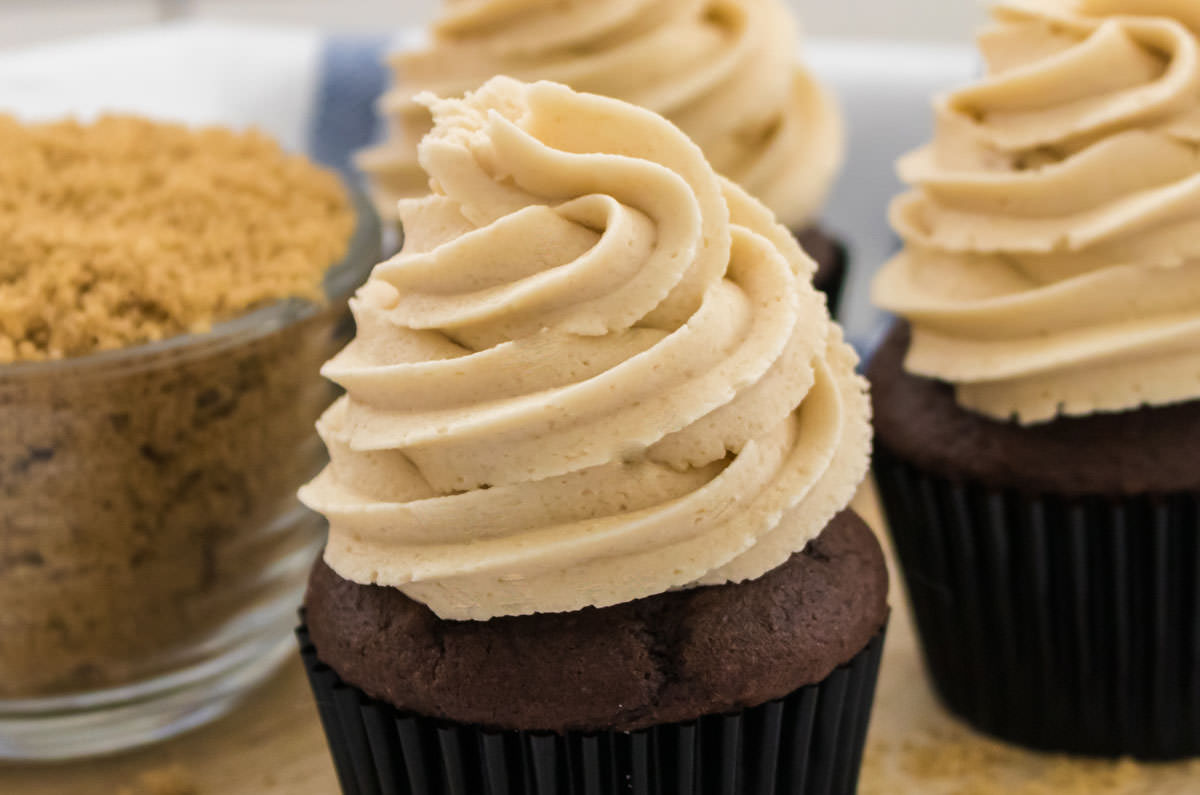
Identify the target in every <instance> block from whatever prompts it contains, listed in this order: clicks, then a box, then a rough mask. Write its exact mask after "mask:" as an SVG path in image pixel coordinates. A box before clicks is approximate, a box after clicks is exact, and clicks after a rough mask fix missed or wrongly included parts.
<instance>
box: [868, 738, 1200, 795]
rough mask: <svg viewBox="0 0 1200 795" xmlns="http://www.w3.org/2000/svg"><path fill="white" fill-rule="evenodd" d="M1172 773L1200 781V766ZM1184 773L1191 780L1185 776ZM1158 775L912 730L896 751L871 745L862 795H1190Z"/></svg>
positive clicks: (1127, 764) (1149, 767)
mask: <svg viewBox="0 0 1200 795" xmlns="http://www.w3.org/2000/svg"><path fill="white" fill-rule="evenodd" d="M889 763H890V764H889ZM1171 768H1172V770H1175V771H1176V777H1177V778H1181V779H1182V778H1187V779H1192V778H1193V777H1195V780H1200V761H1197V762H1181V763H1176V764H1174V765H1172V766H1171ZM1183 768H1187V769H1189V770H1191V771H1192V773H1191V775H1187V776H1185V775H1184V774H1183ZM1161 769H1163V766H1162V765H1154V764H1144V763H1138V762H1135V761H1134V760H1132V759H1117V760H1108V759H1088V758H1083V757H1071V756H1064V755H1057V754H1038V753H1033V752H1030V751H1025V750H1023V749H1020V748H1017V747H1015V746H1011V745H1006V744H1004V743H1001V742H998V741H995V740H991V739H989V738H987V737H983V736H981V735H978V734H975V733H973V732H970V731H968V730H966V729H964V728H961V727H958V726H957V725H956V724H955V725H953V726H952V727H951V728H943V729H942V730H940V731H939V730H933V731H930V730H923V731H915V732H914V733H913V734H912V736H910V737H908V738H907V739H905V740H904V741H903V742H902V743H900V744H897V745H892V744H889V743H882V742H880V741H878V740H876V741H875V742H873V743H872V744H871V747H870V749H869V750H868V752H867V756H866V760H865V764H864V767H863V771H862V785H861V787H860V788H859V791H860V792H861V793H862V794H863V795H890V793H895V792H922V793H929V795H1170V793H1175V792H1179V793H1182V792H1184V791H1185V790H1180V789H1171V790H1169V792H1168V791H1167V790H1164V789H1162V787H1161V786H1160V785H1161V783H1162V781H1163V775H1162V770H1161ZM1186 791H1190V790H1186Z"/></svg>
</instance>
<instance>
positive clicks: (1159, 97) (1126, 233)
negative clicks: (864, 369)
mask: <svg viewBox="0 0 1200 795" xmlns="http://www.w3.org/2000/svg"><path fill="white" fill-rule="evenodd" d="M1198 23H1200V2H1196V0H1053V1H1052V0H1041V1H1040V2H1034V0H1025V2H1007V3H1002V4H1000V5H999V6H998V7H997V8H996V9H995V10H994V20H993V24H992V25H991V26H990V27H989V28H987V29H986V30H985V31H984V32H983V33H982V35H981V37H980V46H981V49H982V51H983V55H984V57H985V60H986V62H987V75H986V77H984V78H983V79H982V80H981V81H980V82H978V83H977V84H975V85H972V86H970V87H967V88H964V89H962V90H960V91H956V92H954V93H951V94H949V95H948V96H946V97H943V98H941V99H939V100H938V102H937V103H936V108H937V134H936V136H935V138H934V141H933V143H932V144H931V145H930V146H928V147H926V148H924V149H921V150H919V151H917V152H915V153H913V154H911V155H909V156H907V157H906V158H904V159H903V160H902V161H901V163H900V171H901V175H902V176H903V177H904V179H905V180H906V181H908V182H909V183H910V184H912V185H913V186H914V190H913V191H911V192H910V193H908V194H906V195H904V196H902V197H900V198H899V199H898V200H897V201H896V203H895V204H894V205H893V208H892V222H893V225H894V227H895V228H896V230H897V231H898V232H899V233H900V235H901V236H902V237H903V238H904V240H905V243H906V248H905V250H904V251H903V252H902V253H901V254H900V255H899V256H898V257H897V258H896V259H894V260H893V261H892V262H890V263H889V264H888V265H887V266H886V267H885V268H884V270H883V272H882V273H881V274H880V276H879V277H878V279H877V281H876V283H875V299H876V302H877V303H879V304H880V305H881V306H883V307H884V308H885V309H889V310H891V311H893V312H896V313H897V314H900V315H902V316H904V317H905V318H907V319H908V320H909V321H910V322H911V323H912V327H913V342H912V347H911V349H910V352H909V357H908V361H907V366H908V368H909V369H910V370H912V371H914V372H916V373H918V374H921V375H926V376H930V377H935V378H939V379H942V380H944V381H949V382H951V383H953V384H955V385H956V388H957V395H958V400H959V402H960V403H961V404H962V405H964V406H965V407H967V408H970V409H973V410H975V411H978V412H981V413H983V414H986V415H989V416H992V417H996V418H999V419H1010V418H1014V417H1015V418H1016V419H1018V420H1019V421H1021V422H1023V423H1036V422H1043V421H1048V420H1052V419H1054V418H1055V417H1057V416H1060V415H1081V414H1088V413H1094V412H1104V411H1124V410H1129V409H1134V408H1137V407H1139V406H1141V405H1163V404H1168V403H1174V402H1181V401H1186V400H1192V399H1196V398H1200V39H1198V38H1197V24H1198Z"/></svg>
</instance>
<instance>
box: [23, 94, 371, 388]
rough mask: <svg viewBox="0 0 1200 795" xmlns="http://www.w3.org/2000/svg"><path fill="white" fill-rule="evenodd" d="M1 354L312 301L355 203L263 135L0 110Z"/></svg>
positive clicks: (343, 245)
mask: <svg viewBox="0 0 1200 795" xmlns="http://www.w3.org/2000/svg"><path fill="white" fill-rule="evenodd" d="M0 152H3V155H2V156H0V239H2V240H3V241H4V244H3V245H2V246H0V364H6V363H10V362H14V361H15V362H21V361H40V360H46V359H62V358H67V357H73V356H83V355H86V354H90V353H95V352H97V351H105V350H111V349H114V348H122V347H126V346H130V345H137V344H140V343H146V342H152V341H154V340H160V339H163V338H165V337H170V336H174V335H178V334H184V333H188V332H202V331H207V330H208V329H209V328H210V327H211V325H212V324H213V323H215V322H219V321H222V320H227V319H229V318H232V317H234V316H236V315H239V314H243V313H245V312H247V311H249V310H251V309H254V308H256V307H258V306H262V305H264V304H268V303H271V302H273V301H277V300H280V299H283V298H292V297H294V298H302V299H308V300H312V301H321V300H323V299H324V293H323V291H322V289H321V283H322V278H323V276H324V274H325V272H326V271H327V270H328V269H329V268H330V267H331V266H332V265H334V264H335V263H336V262H337V261H338V260H339V259H341V258H342V257H343V256H344V255H345V252H346V249H347V246H348V244H349V242H350V235H351V232H352V231H353V229H354V212H353V210H352V208H351V205H350V202H349V199H348V197H347V196H346V192H345V190H344V189H343V188H342V184H341V182H340V181H339V180H338V178H337V176H336V175H335V174H333V173H332V172H329V171H325V170H324V169H321V168H318V167H317V166H315V165H313V164H312V163H311V162H309V161H308V160H306V159H304V158H303V157H300V156H297V155H289V154H287V153H285V152H284V151H283V150H282V149H281V148H280V147H279V145H278V144H277V143H276V142H275V141H273V140H272V139H270V138H268V137H267V136H265V135H262V134H261V133H257V132H254V131H248V132H235V131H232V130H226V129H222V128H217V127H210V128H205V129H191V128H188V127H185V126H183V125H179V124H169V123H164V122H154V121H150V120H148V119H141V118H137V117H133V116H108V117H105V118H101V119H99V120H97V121H95V122H91V123H87V124H84V123H80V122H76V121H60V122H51V123H43V124H23V123H21V122H19V121H18V120H16V119H14V118H12V117H9V116H5V115H2V114H0Z"/></svg>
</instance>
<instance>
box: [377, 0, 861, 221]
mask: <svg viewBox="0 0 1200 795" xmlns="http://www.w3.org/2000/svg"><path fill="white" fill-rule="evenodd" d="M795 48H796V30H795V24H794V22H793V20H792V18H791V15H790V13H789V11H788V10H787V9H786V8H785V7H784V4H783V3H782V2H781V1H780V0H573V1H572V2H565V3H564V2H558V1H557V0H554V1H553V2H551V0H471V1H470V2H467V1H466V0H458V1H457V2H448V3H447V4H446V6H445V9H444V11H443V14H442V16H441V18H440V19H439V20H438V21H437V22H436V23H435V24H434V26H433V30H432V41H431V43H430V44H428V45H427V46H425V47H422V48H420V49H416V50H411V51H407V52H401V53H397V54H396V55H395V56H393V57H392V59H391V65H392V68H393V71H394V73H395V85H394V86H393V88H392V89H391V90H390V91H389V92H388V93H387V94H386V95H385V96H384V97H383V99H382V101H381V105H380V107H381V111H382V113H383V115H384V116H385V117H386V118H387V119H388V121H389V124H390V134H389V138H388V140H387V142H385V143H384V144H383V145H381V146H379V147H376V148H374V149H371V150H368V151H366V152H364V153H363V154H362V155H361V156H360V158H359V165H360V166H361V167H362V168H363V169H364V170H365V171H366V172H367V173H368V174H369V175H370V177H371V183H372V188H373V190H374V193H375V196H376V199H377V202H378V204H379V206H380V209H381V212H382V213H383V214H384V215H385V216H388V217H390V216H391V215H393V214H394V208H395V206H396V200H397V199H400V198H404V197H415V196H421V195H423V194H425V193H426V192H428V182H427V178H426V175H425V173H424V171H423V170H422V169H421V167H420V163H419V162H418V158H417V144H418V142H419V141H420V140H421V138H422V136H424V135H425V133H427V132H428V131H429V126H430V123H431V120H430V116H429V112H428V110H427V109H426V108H425V106H424V105H423V104H422V103H420V102H418V101H416V99H415V96H416V94H418V93H419V92H421V91H423V90H428V91H433V92H435V93H437V94H438V95H440V96H459V95H461V94H462V93H463V92H465V91H469V90H471V89H474V88H478V87H479V86H480V85H481V84H482V83H483V82H484V81H485V80H487V79H488V78H490V77H492V76H493V75H510V76H512V77H515V78H519V79H522V80H538V79H542V80H553V81H556V82H560V83H564V84H566V85H569V86H571V87H572V88H574V89H576V90H578V91H587V92H590V93H595V94H603V95H605V96H611V97H615V98H618V99H622V100H625V101H627V102H632V103H634V104H636V105H641V106H642V107H646V108H649V109H651V110H653V111H655V112H657V113H660V114H662V115H664V116H666V117H667V118H668V119H670V120H671V121H673V122H675V123H676V124H677V125H679V127H680V128H681V129H683V131H684V132H685V133H687V134H688V135H689V136H691V138H692V140H694V141H695V142H696V143H698V144H699V145H700V147H701V148H702V149H703V150H704V153H705V155H706V156H707V158H708V160H709V162H710V163H712V165H713V166H714V167H715V168H716V170H717V172H718V173H720V174H723V175H724V176H726V177H729V178H730V179H733V180H734V181H736V182H738V183H739V184H740V185H741V186H742V187H744V188H745V189H746V190H748V191H749V192H750V193H751V194H753V195H754V196H757V197H758V198H760V199H761V200H762V201H763V202H764V203H765V204H767V206H768V207H770V208H771V209H772V210H774V211H775V213H776V214H777V215H778V216H779V218H780V220H781V221H783V223H785V224H787V225H788V226H790V227H792V228H793V229H798V228H800V227H801V226H803V225H805V224H807V223H808V222H809V221H811V220H812V217H813V216H814V215H815V214H816V212H817V211H818V210H820V207H821V204H822V202H823V201H824V199H825V195H826V193H827V192H828V189H829V186H830V184H831V182H832V181H833V178H834V176H835V175H836V172H837V168H838V166H839V163H840V160H841V153H842V128H841V118H840V115H839V114H838V112H837V110H836V108H835V106H834V104H833V102H832V101H831V99H830V98H829V96H828V95H827V94H826V93H825V92H824V90H823V89H822V88H821V87H820V86H819V85H818V84H817V83H816V82H815V80H814V79H813V77H812V76H811V75H810V74H809V72H808V71H807V70H806V69H804V68H802V67H801V66H799V65H798V64H797V62H796V55H795Z"/></svg>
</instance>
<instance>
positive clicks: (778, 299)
mask: <svg viewBox="0 0 1200 795" xmlns="http://www.w3.org/2000/svg"><path fill="white" fill-rule="evenodd" d="M422 101H424V102H426V103H427V104H428V105H429V106H430V108H431V109H432V110H433V112H434V116H435V119H436V123H435V126H434V129H433V131H432V132H431V133H430V134H429V135H428V136H427V137H426V138H425V140H424V141H423V142H422V144H421V156H422V162H423V163H424V164H425V165H426V166H427V167H428V168H429V171H430V177H431V184H432V185H434V186H435V192H434V193H433V194H432V195H431V196H428V197H425V198H422V199H410V200H405V201H403V202H401V204H400V209H401V214H402V216H403V221H404V225H405V230H406V240H405V248H404V250H403V251H402V252H401V253H400V254H399V255H397V256H396V257H395V258H393V259H391V260H389V261H387V262H385V263H383V264H382V265H380V266H378V267H377V268H376V270H375V272H374V274H373V276H372V278H371V280H370V281H369V282H368V283H367V285H366V286H365V287H364V288H363V289H362V290H361V291H360V292H359V295H358V296H357V298H356V299H355V301H354V302H353V304H352V307H353V309H354V312H355V316H356V318H357V320H358V323H359V325H358V329H359V333H358V337H357V339H356V340H355V341H354V342H353V343H351V345H350V346H349V347H347V348H346V349H345V350H344V351H343V352H342V353H341V354H339V355H338V356H337V357H335V358H334V359H333V360H332V361H331V362H330V363H329V364H328V365H327V366H326V368H325V374H326V375H327V376H329V377H330V378H332V379H333V380H335V381H336V382H338V383H339V384H341V385H342V386H343V387H345V388H346V390H347V394H346V396H345V397H344V398H342V399H341V400H340V401H339V402H338V403H337V404H335V406H334V407H333V408H332V409H331V410H330V411H329V412H328V413H327V414H326V416H325V417H324V418H323V419H322V421H321V423H320V426H319V427H320V431H321V434H322V436H323V438H324V439H325V441H326V444H327V445H328V447H329V450H330V454H331V464H330V466H329V467H328V468H327V469H326V470H325V472H324V473H322V475H321V476H320V477H318V478H317V479H316V480H315V481H314V482H313V483H312V484H310V485H309V486H307V487H306V488H305V489H304V490H303V492H302V498H303V499H304V500H305V502H306V503H307V504H308V505H309V506H310V507H312V508H314V509H316V510H318V511H320V512H321V513H323V514H324V515H325V516H326V517H328V519H329V521H330V536H329V542H328V546H327V547H326V550H325V555H324V560H323V562H321V563H319V564H318V565H317V567H316V568H315V569H314V571H313V574H312V578H311V580H310V585H309V591H308V597H307V600H306V625H305V626H304V627H303V628H302V630H301V642H302V648H303V650H304V654H305V659H306V662H307V664H308V666H309V672H310V675H311V678H312V682H313V686H314V692H315V693H316V696H317V701H318V704H319V705H320V707H321V711H322V715H323V719H324V723H325V728H326V730H327V734H328V736H329V739H330V745H331V749H332V751H333V754H334V757H335V760H336V762H337V766H338V769H339V772H340V774H341V776H342V783H343V787H344V788H345V789H346V791H348V792H377V791H382V792H417V793H441V792H511V793H522V792H529V793H545V794H546V795H549V793H558V792H564V791H568V790H570V791H581V792H589V793H590V792H596V793H610V792H611V793H615V792H647V793H648V792H657V791H660V790H661V788H664V787H666V788H669V791H672V792H681V793H699V792H702V791H708V790H707V789H705V787H707V786H709V783H710V782H712V781H716V780H720V781H723V782H725V783H724V784H722V786H725V785H728V786H731V787H735V788H737V789H736V791H740V792H747V793H776V792H779V793H782V792H789V793H791V792H806V793H807V792H820V793H850V792H853V790H854V785H855V781H856V779H857V770H858V765H859V761H860V758H861V752H862V746H863V741H864V738H865V732H866V726H867V719H868V716H869V713H870V705H871V700H872V693H873V688H874V681H875V675H876V672H877V667H878V663H879V653H880V648H881V635H882V632H883V628H884V625H885V623H886V619H887V605H886V592H887V573H886V567H885V565H884V562H883V558H882V554H881V552H880V550H879V547H878V544H877V542H876V540H875V538H874V537H873V535H872V534H871V532H870V531H869V530H868V529H867V528H866V527H865V525H863V523H862V522H861V520H859V519H858V518H857V517H856V516H854V515H853V514H852V513H850V512H849V511H847V509H846V506H847V504H848V503H849V501H850V499H851V497H852V496H853V494H854V492H855V490H856V487H857V485H858V483H859V482H860V480H861V478H862V476H863V475H864V473H865V471H866V469H867V458H868V452H869V450H868V448H869V446H870V427H869V426H870V423H869V411H870V408H869V400H868V398H867V395H866V392H865V384H864V382H863V381H862V379H861V378H860V377H859V376H857V375H856V374H855V372H854V370H855V365H856V358H855V356H854V353H853V352H852V351H851V349H850V348H849V347H848V346H847V345H846V344H845V343H844V342H843V341H842V337H841V332H840V330H839V329H838V328H837V326H835V325H834V324H833V323H832V322H831V321H830V319H829V315H828V312H827V310H826V309H825V306H824V302H823V300H822V298H821V297H820V296H819V295H818V293H817V292H816V291H815V289H814V288H813V287H812V284H811V282H810V280H809V277H810V275H811V273H812V270H813V267H812V263H811V261H810V260H808V258H807V257H806V256H805V255H804V254H803V252H802V251H801V249H800V248H799V246H798V245H797V244H796V242H795V240H794V238H793V237H792V236H791V235H790V234H788V232H787V230H786V229H784V228H783V227H781V226H778V225H776V224H775V222H774V220H773V219H772V217H771V214H770V212H769V211H768V210H766V209H765V208H764V207H762V206H761V205H760V204H758V203H757V202H755V201H754V200H753V199H751V198H749V197H748V196H747V195H746V194H745V193H744V192H743V191H741V190H740V189H739V188H738V187H736V186H735V185H734V184H733V183H731V182H729V181H727V180H722V179H721V178H719V177H718V176H717V175H716V174H715V172H714V171H713V169H712V168H711V166H709V165H708V163H707V162H706V161H705V159H704V157H703V153H702V152H701V151H700V149H699V148H697V147H696V146H695V145H694V144H692V143H691V142H690V141H688V139H687V138H686V137H685V136H684V135H683V134H682V133H680V132H679V130H678V129H677V128H675V127H674V126H673V125H671V124H669V123H668V122H666V121H665V120H663V119H662V118H661V117H659V116H656V115H655V114H653V113H651V112H649V111H646V110H643V109H640V108H637V107H635V106H633V105H628V104H625V103H622V102H619V101H617V100H613V99H606V98H603V97H598V96H593V95H586V94H576V93H574V92H572V91H571V90H570V89H568V88H567V87H565V86H561V85H557V84H553V83H536V84H532V85H527V84H523V83H520V82H517V81H515V80H512V79H510V78H495V79H493V80H491V81H489V82H488V83H487V84H486V85H485V86H484V87H483V88H481V89H480V90H479V91H477V92H473V93H468V94H467V96H466V98H465V99H458V100H448V99H436V98H434V97H433V96H431V95H426V96H424V97H423V98H422Z"/></svg>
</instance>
